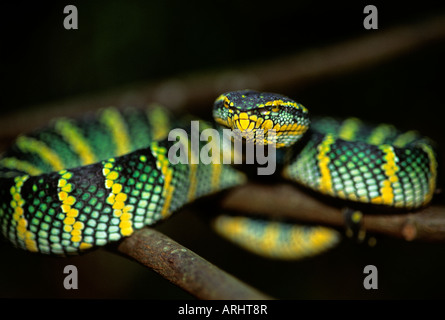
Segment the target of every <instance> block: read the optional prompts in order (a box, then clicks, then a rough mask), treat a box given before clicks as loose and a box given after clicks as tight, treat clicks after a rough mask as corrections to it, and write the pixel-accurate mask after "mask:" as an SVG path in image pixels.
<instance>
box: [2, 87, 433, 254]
mask: <svg viewBox="0 0 445 320" xmlns="http://www.w3.org/2000/svg"><path fill="white" fill-rule="evenodd" d="M190 119H193V117H192V118H190V117H185V118H181V119H179V117H178V118H177V117H174V116H172V115H171V114H170V113H169V112H167V111H166V108H163V107H162V106H159V105H154V106H153V105H151V106H150V107H149V108H146V109H143V108H122V109H117V108H113V107H109V108H104V109H101V110H99V111H97V112H92V113H87V114H84V115H82V116H81V117H79V118H75V119H74V118H58V119H55V120H53V121H51V122H50V123H49V124H47V125H46V126H44V127H42V128H39V129H37V130H34V131H32V132H30V133H27V134H22V135H19V136H18V137H17V138H16V139H15V141H14V142H13V143H12V145H11V146H10V147H9V148H8V149H7V150H6V151H4V152H3V153H2V154H1V156H0V229H1V233H2V234H3V236H4V238H6V239H7V240H8V241H10V242H11V243H12V244H13V245H15V246H16V247H18V248H21V249H24V250H27V251H31V252H39V253H42V254H52V255H60V256H66V255H72V254H79V253H82V252H86V251H89V250H92V249H93V248H97V247H100V246H104V245H107V244H109V243H111V242H115V241H119V240H121V239H122V238H124V237H128V236H130V235H131V234H133V233H134V232H135V231H137V230H138V229H141V228H143V227H145V226H151V225H155V224H157V223H159V222H160V221H163V220H165V219H166V218H168V217H169V216H171V214H173V213H174V212H177V211H178V210H179V209H180V208H181V207H183V206H185V205H187V204H188V203H191V202H193V201H195V200H196V199H198V198H201V197H205V196H208V195H211V194H215V193H218V192H221V191H222V190H226V189H230V188H233V187H236V186H239V185H242V184H244V183H246V181H247V180H248V179H249V177H248V175H247V174H246V173H245V172H243V171H242V170H241V169H240V168H239V166H238V167H237V166H234V165H232V164H230V163H229V164H227V163H224V161H213V162H211V163H203V161H199V157H200V155H202V149H203V148H206V147H207V149H206V150H208V147H209V145H210V146H214V147H218V142H217V141H216V140H215V141H213V139H212V141H209V140H206V139H202V138H201V139H199V138H198V142H197V143H198V145H197V147H198V148H196V142H195V146H192V144H193V141H192V138H193V135H195V138H196V135H200V134H202V133H204V131H205V130H208V129H210V130H214V131H213V132H218V133H221V132H222V131H223V130H224V129H225V130H232V131H237V132H240V133H241V134H242V136H243V138H242V139H241V140H243V141H244V143H247V142H248V141H250V142H253V143H254V145H255V146H257V147H259V146H269V145H272V146H273V148H274V149H273V150H276V151H277V155H278V156H277V158H276V159H277V162H279V170H277V171H279V172H278V173H277V175H279V176H280V177H282V178H283V179H285V180H287V181H289V182H290V183H294V184H296V185H299V186H302V187H303V188H305V189H307V190H311V191H313V192H315V193H318V194H320V195H323V196H326V197H330V198H333V199H340V200H342V201H343V200H344V201H347V202H348V203H352V204H363V205H369V206H375V207H379V208H380V207H381V208H389V209H394V210H397V209H406V210H415V209H419V208H421V207H424V206H427V205H428V204H429V203H430V202H431V200H432V198H433V194H434V190H435V188H436V179H437V170H438V168H437V160H436V153H435V147H434V142H432V141H431V140H430V139H429V138H427V137H424V136H422V135H420V134H419V133H418V132H417V131H414V130H411V131H400V130H398V129H397V128H395V127H394V126H393V125H390V124H386V123H383V124H377V125H374V124H370V123H367V122H364V121H362V120H360V119H358V118H355V117H349V118H343V119H340V118H335V117H318V118H317V117H311V116H310V114H309V111H308V109H307V108H306V107H305V106H303V105H302V104H300V103H297V102H295V101H294V100H292V99H291V98H289V97H287V96H284V95H281V94H277V93H270V92H259V91H255V90H239V91H231V92H227V93H224V94H221V95H220V96H219V97H218V98H217V99H216V100H215V102H214V107H213V121H204V120H199V122H197V123H198V125H199V131H198V132H194V131H193V129H194V127H193V126H194V124H193V121H190ZM174 128H180V130H179V132H180V133H182V134H183V135H185V138H183V139H181V136H180V135H179V136H176V137H172V135H171V132H172V129H174ZM176 132H178V131H176ZM260 132H261V133H262V134H261V135H260V134H259V133H260ZM234 139H235V138H234V137H232V140H234ZM232 142H233V141H232ZM196 150H201V154H200V153H199V152H198V153H196ZM215 150H216V149H215ZM221 150H222V151H225V150H224V149H221ZM175 152H176V153H177V152H185V153H186V154H187V159H186V160H189V161H182V162H181V161H179V162H178V161H176V162H177V163H174V161H171V156H172V154H175ZM221 153H222V155H221V154H218V153H217V152H213V151H212V159H214V160H215V159H217V158H218V157H221V158H220V159H222V158H223V156H224V157H227V156H228V157H229V158H231V157H233V151H231V152H221ZM259 178H261V177H259ZM214 221H215V222H214V223H213V226H214V227H215V228H216V230H217V232H218V233H220V234H225V236H226V237H227V238H228V239H229V240H231V241H233V242H235V243H238V244H239V245H241V246H242V247H244V248H246V249H248V250H251V251H253V252H259V254H261V253H262V254H263V255H264V256H267V257H278V258H280V257H281V258H299V257H305V256H309V255H313V254H316V253H318V252H322V251H324V250H326V249H328V248H330V247H332V246H333V245H334V244H335V243H337V242H338V232H337V231H335V230H333V229H330V228H327V227H323V226H316V225H313V226H307V225H299V224H294V223H290V222H287V221H268V220H263V219H254V218H248V217H242V216H241V217H240V216H233V215H224V214H223V215H219V216H217V218H216V219H215V220H214Z"/></svg>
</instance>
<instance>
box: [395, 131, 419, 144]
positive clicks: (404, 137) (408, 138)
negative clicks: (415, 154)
mask: <svg viewBox="0 0 445 320" xmlns="http://www.w3.org/2000/svg"><path fill="white" fill-rule="evenodd" d="M417 137H418V134H417V132H416V131H414V130H410V131H407V132H405V133H402V134H400V135H398V136H397V138H396V139H395V140H394V145H395V146H396V147H399V148H403V147H405V146H406V145H407V144H408V143H411V142H413V141H414V140H415V139H416V138H417Z"/></svg>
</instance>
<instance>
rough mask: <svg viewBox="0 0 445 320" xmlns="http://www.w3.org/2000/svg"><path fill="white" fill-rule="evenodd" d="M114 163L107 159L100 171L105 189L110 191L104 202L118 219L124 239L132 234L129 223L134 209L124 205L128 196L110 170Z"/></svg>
mask: <svg viewBox="0 0 445 320" xmlns="http://www.w3.org/2000/svg"><path fill="white" fill-rule="evenodd" d="M114 161H115V160H114V159H113V158H111V159H108V161H107V162H106V163H105V164H104V168H103V169H102V173H103V175H104V176H105V188H107V189H111V190H110V193H109V194H108V197H107V199H106V202H107V203H108V204H109V205H111V206H112V208H113V215H114V216H115V217H116V218H119V219H120V222H119V228H120V232H121V234H122V235H123V236H124V237H126V236H129V235H131V234H132V233H133V232H134V230H133V223H132V221H131V218H132V217H133V214H132V213H131V211H132V210H133V209H134V207H133V206H132V205H127V204H126V201H127V199H128V195H127V194H126V193H125V192H122V190H123V185H122V184H120V183H119V182H118V181H117V179H118V178H119V173H118V172H117V171H114V170H112V169H113V162H114Z"/></svg>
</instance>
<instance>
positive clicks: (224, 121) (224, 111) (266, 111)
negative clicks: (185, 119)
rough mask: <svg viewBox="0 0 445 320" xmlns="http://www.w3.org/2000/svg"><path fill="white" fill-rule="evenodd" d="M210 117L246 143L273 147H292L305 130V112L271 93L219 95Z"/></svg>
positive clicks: (236, 92) (300, 107) (306, 114)
mask: <svg viewBox="0 0 445 320" xmlns="http://www.w3.org/2000/svg"><path fill="white" fill-rule="evenodd" d="M213 115H214V119H215V121H216V122H217V123H219V124H221V125H223V126H224V127H227V128H229V129H231V130H232V131H238V132H237V133H236V135H238V136H242V137H243V138H245V139H246V140H247V141H254V143H257V144H263V145H264V144H275V146H276V147H277V148H280V147H287V146H290V145H292V144H294V143H295V142H297V141H298V140H299V139H300V138H301V137H302V136H303V134H304V133H305V132H306V130H307V129H308V128H309V112H308V110H307V109H306V108H305V107H304V106H303V105H301V104H299V103H297V102H295V101H293V100H291V99H289V98H287V97H285V96H282V95H279V94H275V93H260V92H257V91H252V90H242V91H234V92H229V93H225V94H222V95H220V96H219V97H218V98H217V99H216V100H215V104H214V109H213ZM272 132H273V133H274V134H272ZM255 136H257V137H255Z"/></svg>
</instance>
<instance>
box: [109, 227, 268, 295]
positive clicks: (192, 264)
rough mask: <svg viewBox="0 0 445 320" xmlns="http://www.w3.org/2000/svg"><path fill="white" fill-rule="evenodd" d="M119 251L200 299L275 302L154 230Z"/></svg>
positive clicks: (137, 234)
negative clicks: (269, 300) (267, 300)
mask: <svg viewBox="0 0 445 320" xmlns="http://www.w3.org/2000/svg"><path fill="white" fill-rule="evenodd" d="M118 250H119V251H120V252H121V253H124V254H126V255H128V256H130V257H132V258H133V259H135V260H136V261H138V262H140V263H142V264H143V265H145V266H147V267H149V268H150V269H153V270H154V271H156V272H157V273H159V274H160V275H161V276H163V277H164V278H165V279H167V280H169V281H171V282H172V283H174V284H175V285H177V286H179V287H180V288H182V289H184V290H186V291H187V292H189V293H190V294H192V295H194V296H195V297H197V298H199V299H210V300H214V299H221V300H222V299H243V300H265V299H271V297H269V296H267V295H265V294H263V293H261V292H259V291H258V290H256V289H254V288H252V287H250V286H249V285H247V284H245V283H243V282H241V281H240V280H238V279H236V278H235V277H233V276H232V275H230V274H228V273H226V272H225V271H222V270H221V269H219V268H218V267H216V266H215V265H213V264H211V263H210V262H208V261H206V260H205V259H203V258H201V257H200V256H198V255H197V254H196V253H194V252H192V251H190V250H189V249H187V248H185V247H183V246H181V245H180V244H178V243H177V242H175V241H173V240H172V239H170V238H169V237H167V236H166V235H164V234H162V233H160V232H158V231H156V230H154V229H151V228H144V229H141V230H138V231H137V232H135V233H134V234H133V235H132V236H131V237H129V238H126V239H124V240H123V241H122V242H121V243H120V244H119V246H118Z"/></svg>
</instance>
